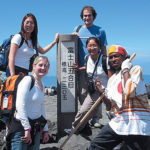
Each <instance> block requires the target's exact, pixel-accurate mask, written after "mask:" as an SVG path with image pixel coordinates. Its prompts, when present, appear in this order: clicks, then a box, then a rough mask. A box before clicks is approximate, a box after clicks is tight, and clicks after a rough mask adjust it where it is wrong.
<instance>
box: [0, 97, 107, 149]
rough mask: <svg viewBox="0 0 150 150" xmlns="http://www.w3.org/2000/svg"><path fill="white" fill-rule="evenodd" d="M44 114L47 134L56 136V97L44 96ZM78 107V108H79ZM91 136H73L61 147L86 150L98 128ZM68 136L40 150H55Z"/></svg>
mask: <svg viewBox="0 0 150 150" xmlns="http://www.w3.org/2000/svg"><path fill="white" fill-rule="evenodd" d="M45 106H46V114H47V120H48V126H49V134H50V135H52V134H54V135H56V134H57V96H45ZM79 107H80V106H79ZM108 121H109V120H108V118H107V116H106V112H105V107H104V106H103V119H102V120H101V123H102V124H103V125H105V124H107V123H108ZM91 130H92V135H90V136H83V135H80V134H79V135H76V134H74V135H73V136H72V137H71V138H70V139H69V140H68V142H67V143H66V144H65V146H64V147H63V150H87V148H88V147H89V145H90V141H91V140H92V139H93V138H94V137H95V136H96V135H97V133H98V132H99V131H100V128H91ZM4 135H5V130H3V131H1V132H0V149H1V145H2V141H3V136H4ZM67 137H68V136H64V137H61V138H60V139H59V141H58V142H57V143H51V142H49V143H47V144H41V145H40V150H57V149H58V148H59V147H60V145H61V144H62V143H63V142H64V141H65V140H66V138H67Z"/></svg>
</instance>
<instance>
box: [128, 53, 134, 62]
mask: <svg viewBox="0 0 150 150" xmlns="http://www.w3.org/2000/svg"><path fill="white" fill-rule="evenodd" d="M135 56H136V53H133V54H132V56H131V57H130V58H129V61H130V62H131V61H132V59H133V58H134V57H135Z"/></svg>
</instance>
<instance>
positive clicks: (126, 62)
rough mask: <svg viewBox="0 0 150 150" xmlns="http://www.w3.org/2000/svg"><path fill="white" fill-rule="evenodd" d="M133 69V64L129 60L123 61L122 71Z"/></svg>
mask: <svg viewBox="0 0 150 150" xmlns="http://www.w3.org/2000/svg"><path fill="white" fill-rule="evenodd" d="M131 67H132V63H131V62H130V61H129V59H126V60H124V61H123V63H122V65H121V70H124V69H129V70H130V68H131Z"/></svg>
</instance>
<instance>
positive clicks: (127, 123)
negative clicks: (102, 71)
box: [107, 66, 150, 135]
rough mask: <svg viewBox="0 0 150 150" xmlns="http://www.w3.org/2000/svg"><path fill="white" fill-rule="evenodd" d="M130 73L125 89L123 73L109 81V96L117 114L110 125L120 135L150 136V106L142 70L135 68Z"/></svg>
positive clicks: (115, 75) (138, 67)
mask: <svg viewBox="0 0 150 150" xmlns="http://www.w3.org/2000/svg"><path fill="white" fill-rule="evenodd" d="M129 73H130V78H129V79H128V80H127V82H126V84H125V87H124V81H123V77H122V75H121V72H118V73H115V74H114V75H113V76H112V77H111V78H110V79H109V80H108V84H107V96H108V98H110V99H111V100H112V109H111V111H112V112H114V114H115V117H114V118H113V119H112V120H111V121H110V122H109V125H110V127H111V128H112V129H113V130H114V131H115V132H116V133H117V134H119V135H150V106H149V104H148V97H147V93H146V87H145V83H144V80H143V75H142V69H141V67H140V66H134V67H132V68H131V69H130V72H129Z"/></svg>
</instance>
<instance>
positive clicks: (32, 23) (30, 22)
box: [24, 21, 34, 25]
mask: <svg viewBox="0 0 150 150" xmlns="http://www.w3.org/2000/svg"><path fill="white" fill-rule="evenodd" d="M24 24H26V25H28V24H31V25H34V22H33V21H25V22H24Z"/></svg>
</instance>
